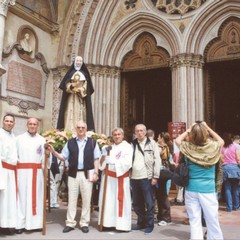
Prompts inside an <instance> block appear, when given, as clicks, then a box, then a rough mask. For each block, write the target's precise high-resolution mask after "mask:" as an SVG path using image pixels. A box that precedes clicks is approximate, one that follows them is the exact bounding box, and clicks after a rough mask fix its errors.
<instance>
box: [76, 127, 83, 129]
mask: <svg viewBox="0 0 240 240" xmlns="http://www.w3.org/2000/svg"><path fill="white" fill-rule="evenodd" d="M84 128H85V127H77V129H84Z"/></svg>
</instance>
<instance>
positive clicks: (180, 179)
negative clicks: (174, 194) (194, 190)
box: [172, 162, 189, 187]
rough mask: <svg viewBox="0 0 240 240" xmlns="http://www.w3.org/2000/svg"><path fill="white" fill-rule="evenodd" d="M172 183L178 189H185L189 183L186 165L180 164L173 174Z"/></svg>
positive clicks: (184, 163)
mask: <svg viewBox="0 0 240 240" xmlns="http://www.w3.org/2000/svg"><path fill="white" fill-rule="evenodd" d="M172 181H173V183H175V184H176V185H178V186H180V187H186V186H187V185H188V183H189V169H188V163H186V162H183V163H180V164H179V165H178V166H177V168H176V169H175V170H174V172H173V177H172Z"/></svg>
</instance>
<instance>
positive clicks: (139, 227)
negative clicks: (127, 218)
mask: <svg viewBox="0 0 240 240" xmlns="http://www.w3.org/2000/svg"><path fill="white" fill-rule="evenodd" d="M144 228H145V226H143V225H138V224H137V225H135V226H133V227H132V230H133V231H139V230H142V229H144Z"/></svg>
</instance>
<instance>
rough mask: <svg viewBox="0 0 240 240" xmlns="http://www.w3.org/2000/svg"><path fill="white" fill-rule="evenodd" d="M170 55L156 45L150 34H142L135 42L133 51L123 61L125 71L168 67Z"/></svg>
mask: <svg viewBox="0 0 240 240" xmlns="http://www.w3.org/2000/svg"><path fill="white" fill-rule="evenodd" d="M168 59H169V54H168V53H167V51H166V50H165V49H163V48H161V47H158V46H157V45H156V40H155V38H154V37H153V36H152V35H151V34H150V33H143V34H141V35H140V36H139V37H138V38H137V39H136V41H135V43H134V47H133V50H132V51H131V52H129V53H128V54H127V55H126V56H125V57H124V59H123V63H122V68H123V71H125V70H127V71H131V70H140V69H149V68H159V67H166V66H168Z"/></svg>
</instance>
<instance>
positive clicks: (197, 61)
mask: <svg viewBox="0 0 240 240" xmlns="http://www.w3.org/2000/svg"><path fill="white" fill-rule="evenodd" d="M169 65H170V67H171V68H179V67H192V68H202V67H203V65H204V60H203V56H202V55H194V54H185V53H183V54H179V55H177V56H174V57H172V58H170V60H169Z"/></svg>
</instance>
